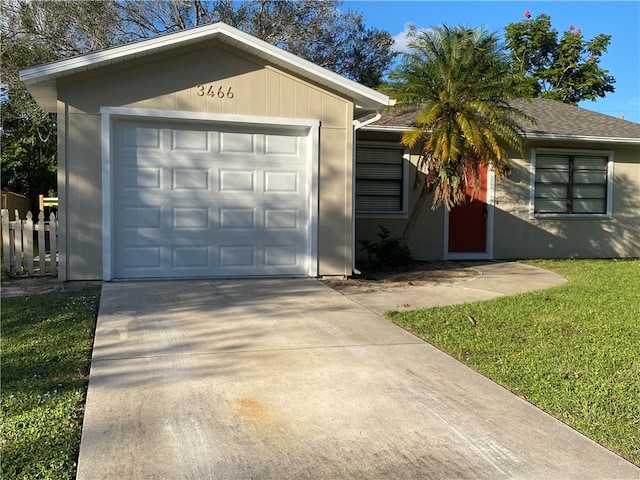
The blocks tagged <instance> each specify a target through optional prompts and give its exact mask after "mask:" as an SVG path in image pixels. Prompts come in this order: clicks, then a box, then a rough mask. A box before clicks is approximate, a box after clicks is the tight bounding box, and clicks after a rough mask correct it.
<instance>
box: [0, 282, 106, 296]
mask: <svg viewBox="0 0 640 480" xmlns="http://www.w3.org/2000/svg"><path fill="white" fill-rule="evenodd" d="M100 283H101V282H61V281H60V280H58V278H57V277H24V278H6V279H3V280H2V288H1V289H0V291H1V292H2V298H9V297H28V296H32V295H42V294H45V293H52V292H64V291H70V290H82V289H83V288H85V287H88V286H90V285H100Z"/></svg>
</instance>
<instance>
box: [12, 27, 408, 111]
mask: <svg viewBox="0 0 640 480" xmlns="http://www.w3.org/2000/svg"><path fill="white" fill-rule="evenodd" d="M213 38H219V39H220V40H221V41H222V42H224V43H226V44H228V45H230V46H232V47H235V48H239V49H240V50H243V51H247V52H249V53H251V54H253V55H255V56H257V57H259V58H261V59H263V60H265V61H267V62H269V63H271V64H273V65H276V66H278V67H281V68H283V69H284V70H286V71H288V72H291V73H294V74H298V75H300V76H301V77H302V78H305V79H308V80H311V81H313V82H315V83H319V84H321V85H327V86H329V88H332V89H333V90H335V91H337V92H338V93H341V94H343V95H345V96H346V97H348V98H351V99H353V101H354V102H355V103H356V105H358V107H360V108H365V109H372V110H380V109H382V108H384V107H387V106H392V105H393V104H394V103H395V100H393V99H391V98H389V97H388V96H386V95H384V94H382V93H380V92H377V91H375V90H373V89H371V88H369V87H365V86H364V85H360V84H359V83H357V82H355V81H353V80H350V79H348V78H345V77H343V76H341V75H339V74H337V73H335V72H332V71H330V70H327V69H326V68H323V67H319V66H318V65H315V64H313V63H312V62H309V61H308V60H305V59H302V58H300V57H298V56H296V55H294V54H292V53H289V52H286V51H284V50H282V49H280V48H278V47H275V46H273V45H271V44H269V43H267V42H265V41H263V40H260V39H257V38H255V37H253V36H251V35H249V34H247V33H244V32H242V31H240V30H238V29H236V28H233V27H230V26H229V25H226V24H224V23H221V22H219V23H215V24H212V25H207V26H204V27H197V28H194V29H191V30H183V31H180V32H176V33H173V34H170V35H166V36H161V37H155V38H151V39H149V40H144V41H141V42H136V43H131V44H127V45H122V46H120V47H114V48H111V49H108V50H103V51H100V52H94V53H88V54H86V55H82V56H79V57H74V58H69V59H65V60H60V61H57V62H53V63H49V64H44V65H38V66H35V67H30V68H26V69H23V70H21V71H20V80H22V81H23V82H24V84H25V85H26V86H27V88H28V89H29V91H30V92H31V94H32V95H33V96H34V98H35V99H36V101H37V102H38V103H39V104H40V105H42V106H43V108H46V109H48V110H50V111H55V109H56V103H57V87H56V83H57V82H56V81H57V79H58V78H62V77H65V76H67V75H73V74H76V73H80V72H84V71H89V70H92V69H96V68H100V67H104V66H107V65H112V64H115V63H120V62H124V61H127V60H132V59H135V58H138V57H143V56H146V55H151V54H154V53H158V52H161V51H164V50H168V49H171V48H176V47H179V46H185V45H189V44H192V43H196V42H199V41H204V40H209V39H213Z"/></svg>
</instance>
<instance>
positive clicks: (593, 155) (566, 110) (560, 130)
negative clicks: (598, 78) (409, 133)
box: [356, 99, 640, 260]
mask: <svg viewBox="0 0 640 480" xmlns="http://www.w3.org/2000/svg"><path fill="white" fill-rule="evenodd" d="M513 106H514V107H516V108H518V109H520V110H522V111H523V112H524V113H526V114H527V115H528V116H529V117H532V118H534V119H535V124H530V123H528V122H527V123H524V124H523V125H522V126H523V128H524V130H525V134H526V141H525V148H524V152H523V154H520V153H516V152H512V153H511V154H510V160H511V163H512V166H513V172H512V174H511V175H510V176H509V178H507V179H503V180H502V181H501V182H496V180H495V178H494V175H493V173H492V172H491V171H488V172H485V178H484V179H483V181H482V183H483V188H482V191H481V192H480V194H479V195H478V198H476V200H474V201H471V202H469V203H467V204H466V205H464V206H461V207H456V208H454V209H452V210H451V211H450V212H449V211H447V210H446V209H445V208H440V209H438V210H437V211H435V212H434V211H431V210H430V209H429V208H428V207H429V202H427V205H426V208H425V209H424V211H423V214H422V215H421V216H420V218H419V220H418V221H417V223H416V226H415V228H414V230H413V234H412V236H411V238H410V239H409V246H410V248H411V251H412V252H413V254H414V255H415V256H416V258H418V259H422V260H436V259H448V260H455V259H475V260H490V259H495V260H499V259H525V258H598V257H604V258H611V257H640V203H639V199H640V124H637V123H633V122H629V121H625V120H622V119H618V118H614V117H611V116H608V115H603V114H600V113H596V112H593V111H590V110H586V109H583V108H579V107H575V106H572V105H567V104H564V103H561V102H558V101H554V100H547V99H533V100H531V101H527V100H518V101H515V102H513ZM414 117H415V112H409V113H405V114H401V115H398V114H395V115H394V114H393V113H387V114H385V115H384V116H383V118H382V119H381V120H380V121H378V122H377V123H374V124H373V125H368V126H365V127H364V128H362V129H361V130H360V131H359V132H358V136H357V145H358V155H357V159H358V161H357V163H356V193H357V194H356V198H357V200H356V232H357V234H358V237H359V238H361V239H362V238H367V239H372V238H375V236H376V233H377V231H378V229H379V226H380V225H384V226H386V227H387V228H388V229H390V230H391V232H392V233H394V234H396V235H399V234H400V233H401V232H402V230H403V229H404V226H405V224H406V221H407V217H408V212H409V211H410V209H411V207H412V205H413V204H414V203H415V199H416V196H417V193H418V192H417V191H416V190H415V189H414V188H412V187H413V185H414V182H415V177H416V169H415V164H416V161H417V152H410V151H408V150H406V149H403V148H402V147H401V146H400V145H399V141H400V138H401V135H402V132H404V131H406V130H407V129H408V128H412V125H413V119H414ZM378 149H379V151H380V153H378ZM382 152H384V153H382ZM370 158H374V159H375V160H374V162H379V161H383V162H384V163H383V166H384V167H385V168H387V171H386V173H385V174H384V175H382V176H380V177H378V178H377V179H376V180H375V181H374V183H373V184H372V183H370V182H371V180H370V178H372V177H375V174H373V175H372V174H371V173H370V170H371V168H375V169H378V168H380V165H379V163H374V164H372V163H369V159H370ZM381 158H384V159H385V160H379V159H381ZM391 165H396V169H395V173H393V174H392V173H391V170H390V167H391ZM360 166H362V167H364V168H359V167H360ZM398 166H402V168H399V167H398ZM382 177H384V178H382ZM372 189H373V191H374V193H371V191H372ZM383 191H384V192H386V193H384V194H381V192H383ZM469 193H470V192H469ZM385 196H388V198H390V199H391V200H392V201H388V200H385Z"/></svg>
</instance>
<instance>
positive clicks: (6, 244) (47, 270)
mask: <svg viewBox="0 0 640 480" xmlns="http://www.w3.org/2000/svg"><path fill="white" fill-rule="evenodd" d="M14 218H15V220H10V219H9V210H6V209H2V259H3V268H4V270H5V272H7V273H8V274H9V275H10V276H12V277H23V276H44V275H58V246H57V234H58V220H57V219H56V216H55V215H54V214H53V212H52V213H51V215H49V221H45V216H44V213H43V212H40V214H39V215H38V221H37V222H36V223H34V222H33V215H32V214H31V212H27V218H26V219H25V220H21V219H20V215H19V213H18V211H17V210H16V211H15V216H14ZM34 232H36V233H37V235H34ZM46 232H48V233H49V235H48V237H49V239H48V240H49V242H48V245H46V243H45V235H46ZM34 240H35V241H34ZM34 243H35V245H34ZM47 246H48V247H49V248H48V252H49V253H47V251H46V250H47V248H46V247H47ZM36 247H37V254H38V255H37V256H36V257H34V251H35V248H36Z"/></svg>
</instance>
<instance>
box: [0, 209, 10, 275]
mask: <svg viewBox="0 0 640 480" xmlns="http://www.w3.org/2000/svg"><path fill="white" fill-rule="evenodd" d="M10 236H11V232H10V231H9V210H7V209H6V208H3V209H2V260H3V262H4V271H5V272H7V273H9V274H10V273H11V244H10V242H9V238H10Z"/></svg>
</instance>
